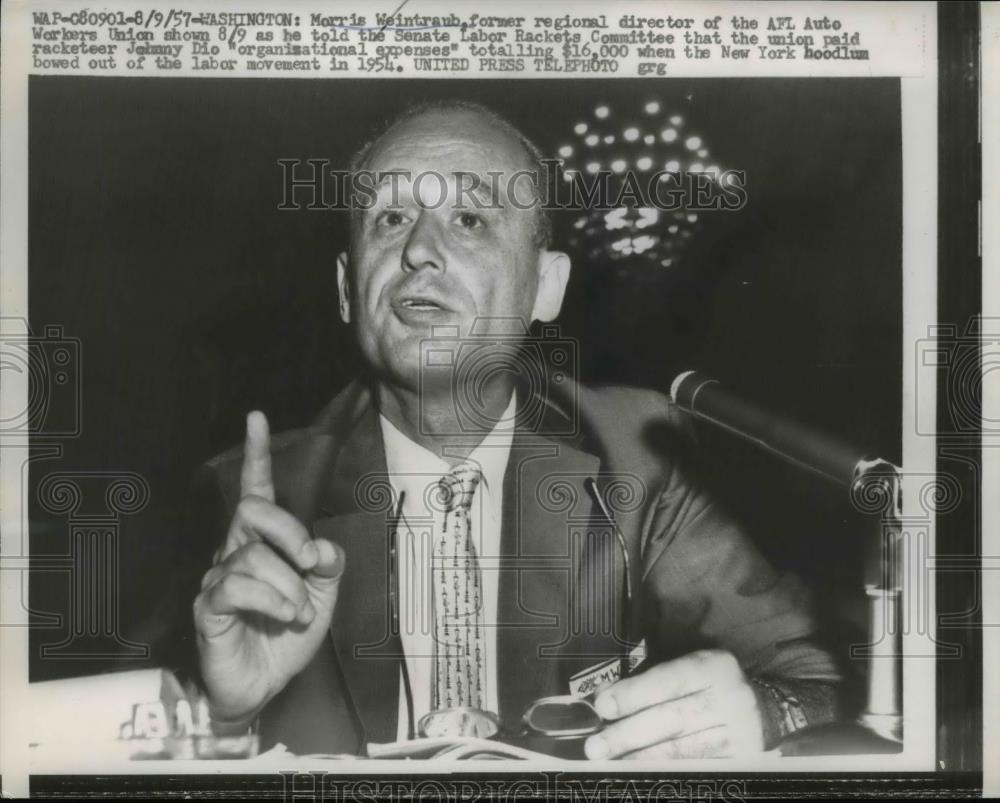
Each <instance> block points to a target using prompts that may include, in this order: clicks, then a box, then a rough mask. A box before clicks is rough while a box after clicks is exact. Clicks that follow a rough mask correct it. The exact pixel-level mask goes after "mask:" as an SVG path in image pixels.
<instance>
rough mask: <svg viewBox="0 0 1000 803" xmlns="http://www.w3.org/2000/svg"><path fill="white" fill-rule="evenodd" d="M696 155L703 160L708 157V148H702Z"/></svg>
mask: <svg viewBox="0 0 1000 803" xmlns="http://www.w3.org/2000/svg"><path fill="white" fill-rule="evenodd" d="M698 155H699V156H700V157H701V158H702V159H704V158H705V157H706V156H708V148H702V149H701V150H700V151H698Z"/></svg>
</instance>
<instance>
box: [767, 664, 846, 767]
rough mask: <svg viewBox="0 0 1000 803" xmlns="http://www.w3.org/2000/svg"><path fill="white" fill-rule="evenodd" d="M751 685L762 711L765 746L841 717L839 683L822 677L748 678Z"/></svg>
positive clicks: (771, 747)
mask: <svg viewBox="0 0 1000 803" xmlns="http://www.w3.org/2000/svg"><path fill="white" fill-rule="evenodd" d="M750 685H751V687H752V688H753V690H754V694H755V695H756V697H757V705H758V707H759V709H760V713H761V725H762V727H763V736H764V749H765V750H771V749H773V748H774V747H776V746H777V745H778V743H779V742H780V741H781V740H782V739H784V738H785V737H786V736H789V735H790V734H792V733H795V732H796V731H798V730H801V729H802V728H805V727H807V726H809V725H819V724H822V723H824V722H832V721H834V720H835V719H837V718H838V717H839V716H840V713H841V711H840V707H841V700H840V686H839V685H838V684H836V683H831V682H829V681H822V680H807V679H795V678H770V677H751V678H750Z"/></svg>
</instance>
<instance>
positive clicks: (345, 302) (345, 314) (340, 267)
mask: <svg viewBox="0 0 1000 803" xmlns="http://www.w3.org/2000/svg"><path fill="white" fill-rule="evenodd" d="M337 295H338V296H339V297H340V319H341V320H342V321H343V322H344V323H350V322H351V282H350V280H349V279H348V278H347V253H346V252H344V251H341V252H340V253H339V254H337Z"/></svg>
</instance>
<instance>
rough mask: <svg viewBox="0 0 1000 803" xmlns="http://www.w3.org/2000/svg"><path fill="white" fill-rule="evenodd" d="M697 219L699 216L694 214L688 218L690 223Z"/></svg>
mask: <svg viewBox="0 0 1000 803" xmlns="http://www.w3.org/2000/svg"><path fill="white" fill-rule="evenodd" d="M697 219H698V216H697V215H696V214H695V213H694V212H692V213H691V214H690V215H688V216H687V221H688V223H694V222H695V221H696V220H697Z"/></svg>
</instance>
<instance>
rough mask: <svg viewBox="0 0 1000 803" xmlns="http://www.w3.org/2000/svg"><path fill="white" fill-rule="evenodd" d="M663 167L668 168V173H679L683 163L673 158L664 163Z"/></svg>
mask: <svg viewBox="0 0 1000 803" xmlns="http://www.w3.org/2000/svg"><path fill="white" fill-rule="evenodd" d="M663 169H664V170H666V171H667V172H668V173H677V172H679V171H680V169H681V163H680V162H678V161H677V160H676V159H671V160H670V161H669V162H667V163H666V164H665V165H663Z"/></svg>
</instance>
